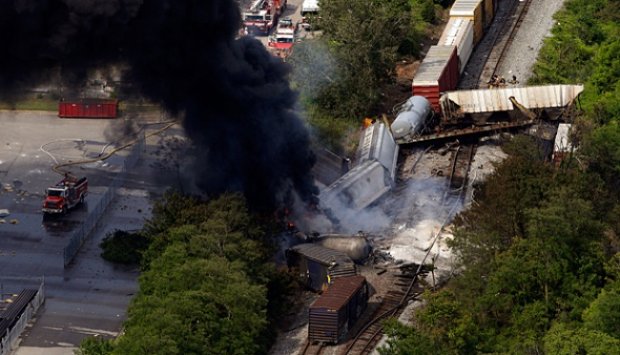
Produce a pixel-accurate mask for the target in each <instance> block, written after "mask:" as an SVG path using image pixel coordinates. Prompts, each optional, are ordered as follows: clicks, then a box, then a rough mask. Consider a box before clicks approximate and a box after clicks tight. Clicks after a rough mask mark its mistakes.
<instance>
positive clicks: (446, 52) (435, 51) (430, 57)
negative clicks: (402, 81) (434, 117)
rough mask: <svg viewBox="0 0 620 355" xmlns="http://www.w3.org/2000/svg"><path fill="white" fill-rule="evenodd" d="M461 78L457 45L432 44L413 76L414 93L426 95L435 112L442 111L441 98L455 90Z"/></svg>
mask: <svg viewBox="0 0 620 355" xmlns="http://www.w3.org/2000/svg"><path fill="white" fill-rule="evenodd" d="M458 80H459V62H458V57H457V54H456V46H431V48H430V49H429V51H428V53H427V54H426V57H425V58H424V60H423V61H422V63H421V64H420V67H419V68H418V71H417V72H416V75H415V77H414V78H413V84H412V92H413V95H420V96H424V97H425V98H426V99H427V100H428V101H429V102H430V103H431V107H432V108H433V110H434V111H435V112H440V110H441V108H440V105H439V98H440V97H441V94H442V93H443V92H444V91H450V90H454V89H455V88H456V85H457V83H458Z"/></svg>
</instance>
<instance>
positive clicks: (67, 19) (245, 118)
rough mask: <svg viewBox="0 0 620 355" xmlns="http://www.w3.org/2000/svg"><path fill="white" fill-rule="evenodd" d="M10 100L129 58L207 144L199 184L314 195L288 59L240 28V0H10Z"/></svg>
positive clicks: (4, 70) (152, 92)
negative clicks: (51, 80) (53, 78)
mask: <svg viewBox="0 0 620 355" xmlns="http://www.w3.org/2000/svg"><path fill="white" fill-rule="evenodd" d="M0 4H1V5H0V38H1V39H2V44H3V48H4V50H3V53H2V55H0V86H1V90H2V92H0V95H2V96H3V97H0V99H7V97H10V95H11V94H12V93H14V92H17V91H18V90H19V89H21V88H24V87H31V86H33V85H36V84H37V83H40V82H43V81H45V80H46V79H47V78H48V77H49V76H50V75H51V74H52V73H58V71H60V73H61V75H62V77H63V79H66V78H70V79H71V80H73V81H75V82H79V81H80V80H84V79H85V78H86V75H87V73H88V72H89V71H90V70H92V69H96V68H101V67H105V66H109V65H117V64H118V65H123V66H124V67H126V68H128V69H127V72H126V73H125V74H124V80H129V81H130V82H131V83H132V84H133V87H135V88H136V89H137V90H138V91H139V92H140V93H141V94H142V95H144V96H146V97H148V98H150V99H151V100H154V101H156V102H161V103H162V104H163V105H164V107H165V108H166V109H167V110H169V111H170V112H173V113H175V114H182V115H183V117H184V127H185V129H186V132H187V134H188V136H189V137H190V138H191V139H192V141H193V142H194V145H195V146H196V147H198V153H197V156H196V159H197V164H196V169H195V170H196V174H197V176H196V181H197V185H198V186H199V187H200V188H201V189H202V190H203V191H205V192H206V193H207V194H208V195H211V196H213V195H217V194H219V193H222V192H224V191H241V192H243V193H244V194H245V196H246V198H247V200H248V202H249V203H250V205H251V206H252V207H253V208H255V209H261V210H270V209H273V208H276V207H278V205H279V204H280V203H281V202H282V198H283V197H282V196H285V195H286V192H287V191H289V190H294V191H296V192H297V193H298V194H299V195H300V196H301V197H302V199H304V200H305V201H308V202H314V201H313V200H314V199H316V195H317V193H318V191H317V188H316V187H315V186H314V183H313V178H312V176H311V174H310V169H311V167H312V165H313V164H314V155H313V153H312V151H311V150H310V148H309V137H308V133H307V130H306V129H305V127H304V124H303V122H302V121H301V120H300V118H299V117H298V116H297V115H296V114H295V113H294V112H293V108H294V105H295V102H296V95H295V92H293V91H292V90H291V88H290V86H289V83H288V81H287V77H288V75H289V68H288V67H287V66H286V64H284V63H282V62H280V61H279V60H278V59H277V58H274V57H273V56H271V55H270V54H269V53H268V52H267V51H266V50H265V48H263V46H262V45H261V44H260V42H258V41H256V40H254V39H252V38H247V37H245V38H241V39H235V37H236V36H237V33H238V30H239V27H240V23H241V16H240V11H239V8H238V5H237V3H236V2H235V1H234V0H168V1H166V0H142V1H138V0H0Z"/></svg>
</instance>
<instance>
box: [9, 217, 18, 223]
mask: <svg viewBox="0 0 620 355" xmlns="http://www.w3.org/2000/svg"><path fill="white" fill-rule="evenodd" d="M9 223H11V224H19V221H18V220H17V219H15V218H13V219H12V220H10V221H9Z"/></svg>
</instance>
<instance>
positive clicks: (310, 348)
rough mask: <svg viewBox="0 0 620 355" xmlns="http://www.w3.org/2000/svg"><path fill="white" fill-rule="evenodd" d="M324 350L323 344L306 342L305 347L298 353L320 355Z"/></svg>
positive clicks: (301, 354)
mask: <svg viewBox="0 0 620 355" xmlns="http://www.w3.org/2000/svg"><path fill="white" fill-rule="evenodd" d="M323 350H325V345H324V344H323V343H314V342H311V341H310V340H306V345H304V347H303V349H302V350H301V352H300V353H299V354H300V355H320V354H322V353H323Z"/></svg>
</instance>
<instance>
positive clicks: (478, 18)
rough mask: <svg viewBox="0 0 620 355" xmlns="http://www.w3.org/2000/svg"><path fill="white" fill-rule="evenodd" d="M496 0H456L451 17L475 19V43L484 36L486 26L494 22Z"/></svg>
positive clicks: (451, 10) (451, 9)
mask: <svg viewBox="0 0 620 355" xmlns="http://www.w3.org/2000/svg"><path fill="white" fill-rule="evenodd" d="M494 15H495V1H493V0H456V1H455V2H454V4H452V8H450V19H459V18H461V19H469V20H471V21H473V27H474V45H476V44H478V42H480V40H481V39H482V37H483V36H484V31H485V28H486V27H488V26H490V25H491V22H493V16H494Z"/></svg>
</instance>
